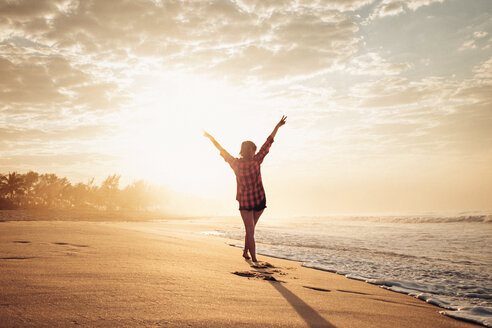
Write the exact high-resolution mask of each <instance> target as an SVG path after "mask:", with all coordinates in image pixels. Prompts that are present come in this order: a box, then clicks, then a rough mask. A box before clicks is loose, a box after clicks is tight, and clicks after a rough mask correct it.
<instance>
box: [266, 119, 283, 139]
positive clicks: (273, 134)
mask: <svg viewBox="0 0 492 328" xmlns="http://www.w3.org/2000/svg"><path fill="white" fill-rule="evenodd" d="M286 120H287V116H285V115H282V118H281V119H280V121H279V122H278V123H277V125H275V129H273V131H272V133H271V134H270V137H272V138H275V135H276V134H277V131H278V128H279V127H281V126H282V125H284V124H285V122H286Z"/></svg>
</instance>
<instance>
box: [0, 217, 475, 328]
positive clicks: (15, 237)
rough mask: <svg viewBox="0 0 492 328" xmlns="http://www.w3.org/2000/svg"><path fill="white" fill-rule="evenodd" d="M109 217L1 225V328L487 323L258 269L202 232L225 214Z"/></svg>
mask: <svg viewBox="0 0 492 328" xmlns="http://www.w3.org/2000/svg"><path fill="white" fill-rule="evenodd" d="M224 220H225V219H224ZM91 221H95V220H91ZM111 221H112V222H77V221H7V220H4V221H3V222H0V323H1V326H2V327H70V326H82V327H243V326H244V327H246V326H248V327H478V326H477V325H474V324H470V323H466V322H462V321H457V320H454V319H451V318H449V317H446V316H444V315H441V314H439V311H440V310H441V309H440V308H438V307H436V306H433V305H430V304H427V303H425V302H423V301H421V300H418V299H415V298H412V297H410V296H407V295H403V294H398V293H394V292H390V291H388V290H385V289H382V288H379V287H377V286H374V285H370V284H367V283H364V282H360V281H356V280H350V279H347V278H345V277H343V276H339V275H336V274H332V273H328V272H323V271H318V270H313V269H307V268H303V267H301V266H300V264H299V263H297V262H292V261H286V260H280V259H274V258H268V257H265V256H259V260H260V261H262V262H260V265H256V266H255V265H254V264H253V263H252V262H247V261H245V260H244V259H242V257H241V254H242V250H241V249H238V248H234V247H230V246H228V245H227V240H226V239H224V238H220V237H214V236H210V235H204V234H202V233H201V232H202V231H210V230H214V229H215V228H216V226H214V225H216V224H220V220H212V219H203V220H166V221H161V222H116V221H114V220H111Z"/></svg>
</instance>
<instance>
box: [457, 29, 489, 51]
mask: <svg viewBox="0 0 492 328" xmlns="http://www.w3.org/2000/svg"><path fill="white" fill-rule="evenodd" d="M487 35H488V33H487V32H485V31H475V32H473V34H472V35H471V36H470V37H469V38H468V39H467V40H466V41H464V42H463V44H462V45H461V47H460V48H459V49H458V50H459V51H464V50H471V49H477V48H482V49H487V48H488V47H490V43H491V39H489V40H485V39H484V38H485V37H486V36H487Z"/></svg>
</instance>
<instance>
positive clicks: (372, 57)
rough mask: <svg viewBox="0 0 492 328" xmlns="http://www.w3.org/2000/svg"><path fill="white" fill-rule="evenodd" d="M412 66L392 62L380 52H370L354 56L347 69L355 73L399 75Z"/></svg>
mask: <svg viewBox="0 0 492 328" xmlns="http://www.w3.org/2000/svg"><path fill="white" fill-rule="evenodd" d="M411 67H412V65H411V64H410V63H390V62H388V61H387V60H385V59H384V58H382V57H381V55H379V54H378V53H375V52H368V53H365V54H364V55H360V56H357V57H354V58H353V59H352V60H351V61H350V62H349V63H348V64H347V68H346V69H345V71H346V72H349V73H350V74H355V75H376V76H382V75H399V74H401V73H402V72H404V71H406V70H408V69H410V68H411Z"/></svg>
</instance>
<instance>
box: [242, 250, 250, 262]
mask: <svg viewBox="0 0 492 328" xmlns="http://www.w3.org/2000/svg"><path fill="white" fill-rule="evenodd" d="M243 257H244V258H245V259H246V260H249V259H250V257H249V256H248V251H244V252H243Z"/></svg>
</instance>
